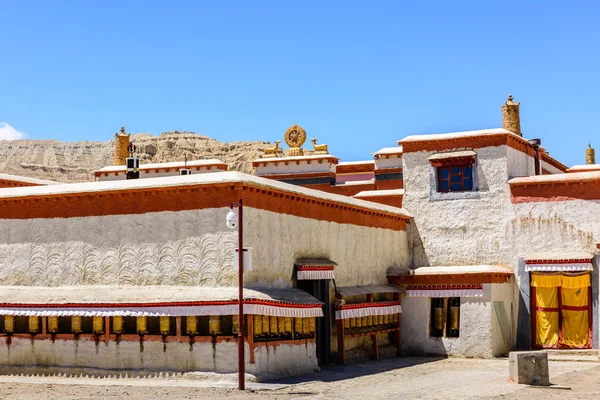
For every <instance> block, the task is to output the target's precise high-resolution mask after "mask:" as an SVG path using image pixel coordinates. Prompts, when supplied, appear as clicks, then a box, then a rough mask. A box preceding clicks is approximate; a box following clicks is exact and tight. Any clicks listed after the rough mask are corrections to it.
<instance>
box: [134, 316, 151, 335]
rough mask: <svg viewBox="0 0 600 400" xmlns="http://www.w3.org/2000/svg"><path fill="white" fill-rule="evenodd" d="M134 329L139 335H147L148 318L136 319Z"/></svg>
mask: <svg viewBox="0 0 600 400" xmlns="http://www.w3.org/2000/svg"><path fill="white" fill-rule="evenodd" d="M135 328H136V331H137V333H139V334H140V335H143V334H146V333H148V317H137V318H136V319H135Z"/></svg>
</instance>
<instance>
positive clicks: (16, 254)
mask: <svg viewBox="0 0 600 400" xmlns="http://www.w3.org/2000/svg"><path fill="white" fill-rule="evenodd" d="M244 211H245V214H244V215H245V223H244V228H245V235H244V236H245V244H244V245H245V246H247V247H253V248H254V267H255V269H254V270H253V271H250V272H248V273H247V274H246V283H247V284H248V285H255V286H257V285H258V286H280V287H290V286H291V285H292V272H293V264H294V260H295V259H296V258H300V257H327V258H330V259H332V260H334V261H336V262H337V263H338V264H339V268H338V270H337V271H336V278H337V279H336V280H337V282H338V284H339V285H356V284H370V283H384V282H386V270H387V268H388V267H390V266H407V265H408V244H407V235H406V232H404V231H392V230H387V229H379V228H368V227H362V226H356V225H349V224H337V223H332V222H326V221H319V220H313V219H307V218H299V217H294V216H290V215H283V214H278V213H273V212H269V211H263V210H259V209H253V208H250V207H245V209H244ZM227 212H228V208H220V209H203V210H193V211H180V212H158V213H147V214H139V215H114V216H101V217H84V218H53V219H31V220H7V219H0V284H2V285H33V286H37V285H40V286H58V285H77V284H129V285H197V286H230V285H234V284H237V271H235V270H234V269H233V267H232V265H233V249H234V248H236V247H237V230H234V231H232V230H229V229H227V228H226V227H225V215H226V214H227Z"/></svg>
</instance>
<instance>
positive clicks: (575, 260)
mask: <svg viewBox="0 0 600 400" xmlns="http://www.w3.org/2000/svg"><path fill="white" fill-rule="evenodd" d="M590 262H592V259H591V258H584V259H563V260H529V261H526V262H525V264H527V265H532V264H578V263H590Z"/></svg>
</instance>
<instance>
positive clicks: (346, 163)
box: [338, 160, 375, 166]
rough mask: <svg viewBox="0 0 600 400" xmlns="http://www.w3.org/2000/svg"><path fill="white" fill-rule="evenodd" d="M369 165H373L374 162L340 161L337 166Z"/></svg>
mask: <svg viewBox="0 0 600 400" xmlns="http://www.w3.org/2000/svg"><path fill="white" fill-rule="evenodd" d="M369 164H375V161H374V160H364V161H340V162H339V163H338V165H340V166H344V165H369Z"/></svg>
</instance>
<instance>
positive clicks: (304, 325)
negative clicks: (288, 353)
mask: <svg viewBox="0 0 600 400" xmlns="http://www.w3.org/2000/svg"><path fill="white" fill-rule="evenodd" d="M309 333H310V326H309V323H308V318H302V334H303V335H308V334H309Z"/></svg>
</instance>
